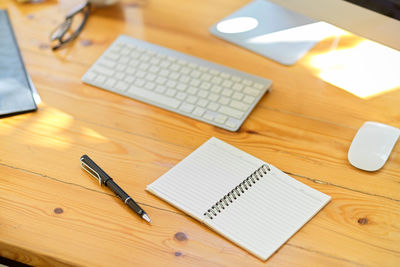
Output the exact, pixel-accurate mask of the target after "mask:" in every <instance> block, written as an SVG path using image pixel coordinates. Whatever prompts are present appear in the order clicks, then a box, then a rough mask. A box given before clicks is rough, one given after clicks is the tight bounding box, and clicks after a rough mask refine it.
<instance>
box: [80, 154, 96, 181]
mask: <svg viewBox="0 0 400 267" xmlns="http://www.w3.org/2000/svg"><path fill="white" fill-rule="evenodd" d="M81 167H82V169H84V170H85V171H86V172H87V173H89V174H90V175H91V176H93V177H94V178H96V179H97V180H99V184H100V186H101V177H100V175H99V174H98V173H97V172H96V171H95V170H93V169H92V168H90V166H89V165H87V164H86V163H85V162H83V160H82V159H81Z"/></svg>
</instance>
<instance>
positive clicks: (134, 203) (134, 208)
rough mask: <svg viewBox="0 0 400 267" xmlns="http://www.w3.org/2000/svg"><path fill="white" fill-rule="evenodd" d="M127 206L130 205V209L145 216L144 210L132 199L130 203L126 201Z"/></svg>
mask: <svg viewBox="0 0 400 267" xmlns="http://www.w3.org/2000/svg"><path fill="white" fill-rule="evenodd" d="M126 205H128V207H129V208H131V209H132V210H133V211H134V212H136V213H137V214H138V215H140V216H142V215H143V213H144V210H142V208H140V207H139V205H138V204H136V202H135V201H134V200H133V199H132V198H130V199H129V200H128V201H126Z"/></svg>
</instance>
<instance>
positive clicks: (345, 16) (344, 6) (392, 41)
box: [269, 0, 400, 51]
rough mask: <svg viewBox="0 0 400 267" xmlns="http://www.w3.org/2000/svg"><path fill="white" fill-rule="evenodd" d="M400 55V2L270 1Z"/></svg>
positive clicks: (347, 0) (345, 0)
mask: <svg viewBox="0 0 400 267" xmlns="http://www.w3.org/2000/svg"><path fill="white" fill-rule="evenodd" d="M269 1H270V2H274V3H276V4H278V5H280V6H282V7H286V8H288V9H290V10H293V11H295V12H298V13H300V14H303V15H305V16H307V17H311V18H313V19H316V20H318V21H325V22H328V23H331V24H333V25H336V26H338V27H340V28H342V29H345V30H348V31H349V32H352V33H354V34H357V35H360V36H362V37H365V38H367V39H370V40H372V41H375V42H378V43H381V44H384V45H386V46H388V47H391V48H394V49H397V50H399V51H400V0H325V1H323V0H269Z"/></svg>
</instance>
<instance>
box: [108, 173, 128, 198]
mask: <svg viewBox="0 0 400 267" xmlns="http://www.w3.org/2000/svg"><path fill="white" fill-rule="evenodd" d="M106 186H107V187H108V188H110V189H111V191H113V192H114V193H115V194H116V195H117V197H119V198H120V199H121V200H122V201H124V202H125V200H126V199H127V198H129V195H128V194H127V193H125V191H124V190H122V188H121V187H119V186H118V185H117V184H116V183H115V182H114V181H113V180H112V179H109V180H108V181H107V182H106Z"/></svg>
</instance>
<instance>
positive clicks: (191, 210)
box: [147, 137, 330, 260]
mask: <svg viewBox="0 0 400 267" xmlns="http://www.w3.org/2000/svg"><path fill="white" fill-rule="evenodd" d="M263 164H266V163H265V162H263V161H261V160H259V159H257V158H255V157H253V156H251V155H249V154H248V153H245V152H243V151H241V150H239V149H237V148H235V147H233V146H231V145H229V144H227V143H225V142H223V141H221V140H219V139H217V138H215V137H213V138H211V139H209V140H208V141H207V142H206V143H204V144H203V145H202V146H200V147H199V148H198V149H196V150H195V151H194V152H193V153H192V154H190V155H189V156H188V157H186V158H185V159H184V160H182V161H181V162H180V163H179V164H177V165H176V166H175V167H173V168H172V169H171V170H169V171H168V172H167V173H165V174H164V175H163V176H161V177H160V178H159V179H157V180H156V181H155V182H153V183H152V184H150V185H149V186H147V190H148V191H150V192H151V193H153V194H155V195H156V196H158V197H160V198H162V199H164V200H165V201H167V202H169V203H170V204H171V205H173V206H176V207H177V208H179V209H181V210H183V211H184V212H186V213H187V214H189V215H190V216H192V217H194V218H195V219H197V220H199V221H201V222H203V223H205V224H206V225H208V226H209V227H210V228H212V229H214V230H215V231H217V232H218V233H220V234H221V235H223V236H224V237H226V238H227V239H229V240H231V241H232V242H234V243H236V244H237V245H239V246H241V247H242V248H244V249H246V250H248V251H249V252H251V253H253V254H254V255H255V256H257V257H259V258H260V259H262V260H266V259H267V258H268V257H269V256H271V255H272V254H273V253H274V252H275V251H276V250H277V249H278V248H279V247H280V246H281V245H283V244H284V243H285V242H286V241H287V240H288V239H289V238H290V237H291V236H292V235H293V234H294V233H296V232H297V231H298V230H299V229H300V228H301V227H302V226H303V225H304V224H305V223H306V222H307V221H309V220H310V219H311V218H312V217H313V216H314V215H315V214H316V213H317V212H318V211H319V210H320V209H321V208H322V207H323V206H325V205H326V204H327V203H328V202H329V200H330V197H329V196H327V195H325V194H323V193H321V192H319V191H317V190H314V189H312V188H311V187H309V186H306V185H304V184H302V183H300V182H298V181H297V180H295V179H293V178H291V177H290V176H288V175H286V174H285V173H283V172H281V171H280V170H279V169H277V168H275V167H274V166H272V165H270V164H268V166H269V167H270V169H271V170H270V171H268V172H267V174H266V175H264V176H263V177H262V178H260V180H259V181H256V183H255V184H253V185H252V186H251V187H248V190H245V192H244V193H241V195H240V197H237V199H236V200H233V202H232V203H229V206H226V205H225V208H224V209H220V212H217V211H215V212H216V214H217V215H216V216H214V215H213V216H212V219H210V218H209V217H208V216H205V215H204V213H205V212H207V211H208V210H209V209H210V208H211V207H212V206H213V205H214V204H215V203H216V202H217V201H219V200H220V199H221V198H223V197H224V196H225V195H226V194H228V193H229V192H230V191H231V190H232V189H233V188H235V187H236V186H238V185H239V184H240V183H242V182H243V180H244V179H246V178H247V177H248V176H249V175H251V174H252V173H253V172H254V171H255V170H257V169H258V168H260V167H261V166H262V165H263Z"/></svg>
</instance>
